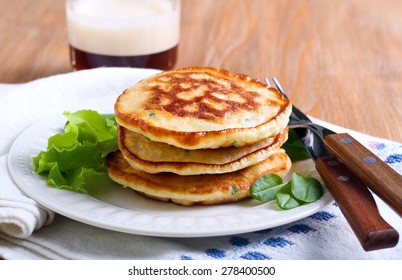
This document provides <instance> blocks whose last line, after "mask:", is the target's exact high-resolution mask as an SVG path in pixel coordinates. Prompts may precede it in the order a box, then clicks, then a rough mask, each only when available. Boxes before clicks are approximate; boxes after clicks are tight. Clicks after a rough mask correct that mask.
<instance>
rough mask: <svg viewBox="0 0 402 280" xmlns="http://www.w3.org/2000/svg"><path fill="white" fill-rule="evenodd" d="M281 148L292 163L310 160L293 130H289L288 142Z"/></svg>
mask: <svg viewBox="0 0 402 280" xmlns="http://www.w3.org/2000/svg"><path fill="white" fill-rule="evenodd" d="M281 148H283V149H284V150H285V151H286V154H287V155H288V156H289V157H290V160H291V161H292V162H296V161H301V160H304V159H308V158H310V155H309V154H308V152H307V151H306V148H305V147H304V145H303V143H302V142H301V141H300V139H299V136H297V133H296V132H295V131H294V130H293V129H289V133H288V140H286V142H285V143H284V144H283V145H282V147H281Z"/></svg>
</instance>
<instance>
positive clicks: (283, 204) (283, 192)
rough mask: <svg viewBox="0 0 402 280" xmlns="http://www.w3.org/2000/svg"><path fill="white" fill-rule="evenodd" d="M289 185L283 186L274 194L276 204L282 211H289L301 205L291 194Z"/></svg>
mask: <svg viewBox="0 0 402 280" xmlns="http://www.w3.org/2000/svg"><path fill="white" fill-rule="evenodd" d="M291 189H292V187H291V183H290V182H289V183H287V184H286V185H285V186H283V187H282V188H281V189H280V190H279V191H278V193H277V194H276V203H277V204H278V206H279V207H280V208H282V209H284V210H289V209H292V208H295V207H298V206H300V205H302V204H303V202H301V201H299V200H297V199H296V198H295V197H294V196H293V194H292V190H291Z"/></svg>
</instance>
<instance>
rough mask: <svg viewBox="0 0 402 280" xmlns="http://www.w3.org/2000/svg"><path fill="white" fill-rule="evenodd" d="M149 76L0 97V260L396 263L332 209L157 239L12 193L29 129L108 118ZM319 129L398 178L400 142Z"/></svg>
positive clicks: (117, 74)
mask: <svg viewBox="0 0 402 280" xmlns="http://www.w3.org/2000/svg"><path fill="white" fill-rule="evenodd" d="M154 73H156V70H145V69H129V68H99V69H94V70H87V71H79V72H73V73H69V74H63V75H58V76H53V77H49V78H44V79H40V80H37V81H33V82H31V83H27V84H24V85H20V86H18V87H15V88H13V89H10V88H9V87H8V88H7V91H4V92H0V96H1V100H2V102H1V103H0V111H1V112H2V118H0V135H1V136H2V137H1V139H0V231H1V232H0V258H4V259H154V260H156V259H169V260H171V259H176V260H177V259H402V245H401V242H399V244H398V245H397V246H396V247H394V248H390V249H383V250H378V251H373V252H365V251H364V250H363V249H362V248H361V246H360V244H359V243H358V240H357V239H356V237H355V236H354V234H353V232H352V231H351V229H350V227H349V225H348V223H347V222H346V220H345V218H344V217H343V215H342V213H341V212H340V210H339V208H338V207H337V205H336V203H334V204H331V205H329V206H327V207H326V208H324V209H322V210H320V211H319V212H317V213H315V214H313V215H311V216H309V217H307V218H304V219H301V220H299V221H296V222H293V223H289V224H286V225H283V226H279V227H276V228H271V229H267V230H262V231H258V232H250V233H245V234H235V235H229V236H220V237H208V238H207V237H206V238H163V237H151V236H140V235H134V234H126V233H120V232H115V231H110V230H107V229H101V228H97V227H94V226H91V225H87V224H83V223H80V222H77V221H74V220H72V219H69V218H66V217H64V216H61V215H54V213H53V212H52V211H49V210H46V209H45V208H43V207H41V206H40V205H39V204H38V203H36V202H35V201H34V200H32V199H30V198H29V197H27V196H26V195H25V194H24V193H22V192H21V191H20V190H19V189H18V187H17V186H16V185H15V184H14V182H13V181H12V179H11V178H10V176H9V174H8V170H7V153H8V150H9V149H10V146H11V145H12V143H13V141H14V139H15V138H16V137H17V136H18V135H19V133H21V132H22V131H23V130H24V129H25V128H26V127H27V126H28V125H30V124H32V123H33V122H35V121H37V120H43V119H44V118H46V117H51V116H54V115H60V114H61V113H62V112H64V111H74V110H78V109H88V108H90V109H94V110H98V111H100V112H104V113H107V112H112V111H113V104H114V101H115V100H116V98H117V96H118V95H119V94H120V93H121V92H122V91H123V90H124V89H125V88H127V87H129V86H131V85H132V84H134V83H135V82H137V81H138V80H139V79H142V78H145V77H147V76H149V75H151V74H154ZM21 112H24V113H21ZM316 121H317V122H320V121H319V120H316ZM324 124H325V125H327V126H330V127H331V128H332V129H334V130H335V131H338V132H342V131H345V132H349V133H350V134H352V136H354V137H355V138H357V139H358V140H359V141H360V142H362V143H363V145H365V146H366V147H368V148H369V149H371V150H372V151H373V152H374V153H375V154H377V155H378V156H379V157H380V158H381V159H383V160H384V161H385V162H387V163H388V164H390V165H391V167H392V168H394V169H395V170H397V172H399V173H401V174H402V145H401V144H399V143H395V142H392V141H387V140H384V139H379V138H374V137H370V136H367V135H364V134H361V133H358V132H354V131H350V130H346V129H344V128H341V127H337V126H333V125H331V124H328V123H324ZM376 201H377V204H378V207H379V209H380V211H381V213H382V215H383V217H384V218H385V219H386V220H387V221H388V222H389V223H390V224H391V225H393V226H394V227H395V228H396V229H397V230H398V231H399V232H400V233H401V232H402V223H401V219H400V217H399V216H398V215H397V214H395V213H394V212H393V211H392V210H391V209H390V208H389V207H388V206H386V205H385V204H384V203H383V202H382V201H381V200H379V199H378V198H376ZM39 229H40V230H39Z"/></svg>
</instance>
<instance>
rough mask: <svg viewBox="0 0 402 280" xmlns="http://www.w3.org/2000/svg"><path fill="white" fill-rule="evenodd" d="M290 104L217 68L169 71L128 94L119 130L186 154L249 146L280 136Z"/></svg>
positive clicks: (119, 108) (118, 109) (118, 110)
mask: <svg viewBox="0 0 402 280" xmlns="http://www.w3.org/2000/svg"><path fill="white" fill-rule="evenodd" d="M290 112H291V103H290V101H289V100H288V99H286V98H284V97H283V96H282V95H281V94H280V93H279V92H278V91H277V90H276V89H274V88H269V87H267V86H266V85H265V84H263V83H261V82H259V81H257V80H254V79H251V78H250V77H248V76H245V75H234V74H231V73H230V72H228V71H226V70H218V69H214V68H202V67H194V68H183V69H178V70H171V71H165V72H162V73H159V74H156V75H154V76H151V77H149V78H146V79H144V80H142V81H140V82H138V83H137V84H136V85H134V86H133V87H130V88H128V89H126V90H125V91H124V92H123V93H122V94H121V95H120V96H119V97H118V99H117V101H116V103H115V114H116V120H117V122H118V123H119V125H121V126H123V127H125V128H127V129H128V130H130V131H133V132H136V133H139V134H142V135H144V136H145V137H147V138H148V139H150V140H152V141H155V142H162V143H166V144H170V145H173V146H176V147H179V148H182V149H187V150H194V149H212V148H220V147H229V146H236V147H240V146H245V145H250V144H254V143H257V142H259V141H262V140H263V139H266V138H269V137H272V136H275V135H277V134H278V133H279V132H281V131H282V130H283V129H284V128H285V127H286V125H287V123H288V120H289V115H290Z"/></svg>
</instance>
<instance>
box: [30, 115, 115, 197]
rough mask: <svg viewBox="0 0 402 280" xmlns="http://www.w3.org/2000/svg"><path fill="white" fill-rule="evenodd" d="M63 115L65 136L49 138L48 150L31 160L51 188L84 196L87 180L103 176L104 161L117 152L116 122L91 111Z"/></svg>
mask: <svg viewBox="0 0 402 280" xmlns="http://www.w3.org/2000/svg"><path fill="white" fill-rule="evenodd" d="M64 115H65V116H66V117H67V120H68V121H67V123H66V125H65V127H64V133H60V134H56V135H53V136H52V137H50V138H49V139H48V145H47V150H46V151H41V152H39V154H38V155H37V156H35V157H34V158H33V159H32V163H33V166H34V171H35V172H36V173H38V174H43V175H46V176H47V184H48V185H50V186H53V187H56V188H61V189H69V190H72V191H76V192H82V193H87V187H88V184H87V183H88V180H91V179H92V178H93V177H97V176H103V175H104V174H106V173H107V169H106V163H105V158H106V156H107V155H108V154H109V153H111V152H114V151H117V150H118V146H117V125H116V120H115V119H114V116H113V115H101V114H99V113H98V112H96V111H93V110H80V111H77V112H74V113H70V112H65V113H64Z"/></svg>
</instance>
